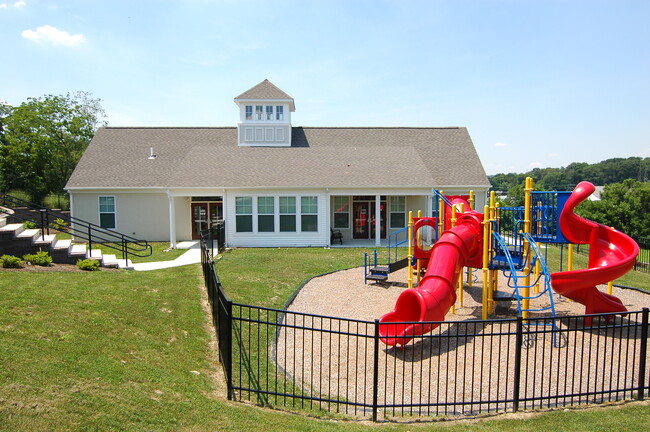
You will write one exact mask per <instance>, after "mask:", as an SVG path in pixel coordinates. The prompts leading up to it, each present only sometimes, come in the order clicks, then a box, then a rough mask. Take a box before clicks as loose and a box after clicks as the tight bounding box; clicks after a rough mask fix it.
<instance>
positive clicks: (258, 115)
mask: <svg viewBox="0 0 650 432" xmlns="http://www.w3.org/2000/svg"><path fill="white" fill-rule="evenodd" d="M263 119H264V105H255V120H263Z"/></svg>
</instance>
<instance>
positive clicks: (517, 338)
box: [202, 242, 650, 421]
mask: <svg viewBox="0 0 650 432" xmlns="http://www.w3.org/2000/svg"><path fill="white" fill-rule="evenodd" d="M202 257H203V260H202V264H203V272H204V277H205V284H206V287H207V289H208V294H209V298H210V305H211V309H212V316H213V323H214V325H215V329H216V332H217V335H218V338H219V344H218V346H219V356H220V359H221V363H222V366H223V368H224V372H225V375H226V381H227V385H228V397H229V398H230V399H235V400H245V401H252V402H255V403H258V404H260V405H264V406H271V407H278V408H290V409H292V410H305V411H310V412H315V413H319V412H321V413H325V412H336V413H343V414H347V415H350V416H354V417H361V418H370V419H372V420H373V421H376V420H378V419H379V418H380V417H383V418H389V417H393V416H434V415H435V416H438V415H446V416H452V415H453V416H456V415H476V414H479V413H485V412H506V411H507V412H515V411H519V410H536V409H542V408H543V409H546V408H556V407H565V406H575V405H584V404H593V403H603V402H609V401H616V400H623V399H639V400H642V399H644V398H647V397H648V396H650V370H648V366H649V365H650V362H648V356H649V355H650V353H649V351H648V316H649V313H650V311H649V310H648V308H644V309H643V310H642V311H635V312H629V313H628V314H627V315H626V316H625V317H623V318H621V317H618V316H617V317H615V316H614V315H613V314H600V315H591V317H594V318H596V317H597V319H594V320H593V323H594V325H592V326H591V327H584V324H583V323H584V319H585V316H584V315H581V316H566V317H555V318H534V319H532V318H529V319H527V320H523V319H522V318H517V319H499V320H487V321H462V322H457V321H456V322H451V321H445V322H441V323H436V324H439V326H438V327H437V328H436V329H435V330H434V331H433V332H431V333H428V334H425V335H420V336H415V337H413V336H410V335H409V336H405V337H409V338H411V337H413V341H412V342H411V343H409V344H407V345H406V346H405V347H403V348H400V347H388V346H386V345H384V344H383V343H382V342H381V340H380V338H379V322H378V321H377V320H375V321H363V320H354V319H346V318H337V317H331V316H323V315H316V314H306V313H300V312H293V311H288V310H280V309H272V308H265V307H258V306H251V305H245V304H239V303H234V302H232V301H231V300H230V299H228V297H227V296H226V295H225V293H224V292H223V287H222V286H221V283H220V282H219V278H218V276H217V272H216V268H215V265H214V262H213V260H212V258H211V255H210V251H209V249H208V247H207V244H206V242H202ZM548 320H554V322H555V324H556V326H546V325H544V324H545V322H546V321H548ZM533 321H535V322H536V323H537V325H533ZM382 325H387V324H382ZM388 325H404V323H391V324H388Z"/></svg>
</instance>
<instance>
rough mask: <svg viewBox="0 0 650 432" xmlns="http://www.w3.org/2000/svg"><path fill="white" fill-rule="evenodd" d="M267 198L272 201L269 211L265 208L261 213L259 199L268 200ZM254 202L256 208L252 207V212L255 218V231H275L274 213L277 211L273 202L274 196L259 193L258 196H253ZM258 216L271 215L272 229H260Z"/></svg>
mask: <svg viewBox="0 0 650 432" xmlns="http://www.w3.org/2000/svg"><path fill="white" fill-rule="evenodd" d="M269 199H270V200H271V202H272V208H271V212H270V213H269V212H268V211H267V210H265V211H264V213H262V212H261V211H260V208H261V207H262V206H261V205H260V204H262V203H261V202H260V201H266V200H269ZM255 202H256V203H257V208H256V209H254V210H253V212H254V213H255V216H256V218H255V219H256V220H257V232H258V233H274V232H276V231H277V230H276V226H277V224H276V220H275V219H276V218H275V214H276V213H277V209H276V207H275V202H276V200H275V196H268V195H259V196H257V197H255ZM260 216H271V218H272V220H273V230H271V231H260Z"/></svg>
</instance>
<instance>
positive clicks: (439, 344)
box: [274, 181, 650, 416]
mask: <svg viewBox="0 0 650 432" xmlns="http://www.w3.org/2000/svg"><path fill="white" fill-rule="evenodd" d="M592 188H593V185H591V184H582V183H581V184H580V185H578V187H576V190H575V191H574V192H573V193H564V194H563V196H558V195H561V193H547V194H546V195H548V196H545V195H542V194H538V195H534V194H533V193H532V191H533V188H532V181H530V182H527V188H526V204H525V206H524V207H523V208H508V209H506V208H499V206H498V205H495V204H494V196H492V199H491V205H490V206H489V207H488V206H486V207H485V211H484V213H483V214H480V213H478V212H476V211H474V210H472V209H471V203H470V202H469V201H471V196H470V197H445V196H444V195H442V194H440V195H439V196H440V206H439V208H438V211H437V215H438V216H437V217H431V218H422V217H418V218H413V216H412V215H411V216H410V218H409V228H408V229H409V240H408V258H407V266H406V267H405V266H404V265H396V266H394V268H395V269H396V270H394V271H391V269H390V268H391V263H390V262H388V263H387V264H386V265H385V266H381V271H382V272H384V274H382V275H379V276H380V277H374V276H378V273H379V272H377V271H374V272H373V271H372V270H371V271H370V272H369V271H368V265H367V263H368V258H367V257H366V265H365V266H364V268H357V269H351V270H347V271H340V272H337V273H334V274H330V275H325V276H321V277H317V278H314V279H312V280H311V281H309V282H308V283H307V284H306V285H304V286H303V287H302V289H301V290H300V291H299V293H298V294H297V295H296V297H295V298H294V299H293V301H292V302H291V304H290V305H289V307H288V311H289V312H290V313H287V315H286V316H284V317H283V320H284V322H283V326H282V327H281V328H280V329H279V330H278V333H277V337H276V346H275V347H274V349H275V352H276V355H275V356H276V362H277V364H278V366H279V367H280V368H281V369H282V370H283V371H284V373H285V374H286V375H288V376H289V377H291V379H292V380H293V381H294V382H296V383H298V384H299V385H300V386H301V387H302V389H303V391H305V392H306V393H307V394H310V395H322V394H325V395H329V396H328V398H334V400H336V401H339V400H341V399H343V400H346V401H352V403H353V404H355V405H362V406H367V405H369V402H368V400H367V398H368V395H371V394H372V395H374V396H373V401H372V404H373V405H374V406H381V407H383V408H384V412H385V413H386V414H387V415H391V414H392V415H395V414H396V411H399V410H401V412H402V413H404V409H405V407H408V408H407V411H408V412H410V413H414V412H415V413H416V414H426V415H430V414H435V415H440V414H444V415H459V414H468V413H472V414H474V413H478V412H482V411H486V410H487V411H489V410H491V409H497V410H503V409H505V410H514V411H516V410H518V409H519V408H520V404H522V405H523V407H524V408H528V409H530V408H545V407H547V408H550V407H554V406H561V405H567V404H568V405H574V404H581V403H599V402H604V401H608V400H610V401H611V400H616V399H618V398H620V397H621V395H623V394H624V393H625V392H626V391H627V390H626V389H632V388H640V389H639V390H638V391H639V395H642V394H643V392H644V390H643V388H644V387H645V385H646V379H645V378H644V376H645V364H650V362H649V360H650V359H649V358H648V353H647V349H646V350H645V352H644V353H643V354H641V358H635V356H630V350H629V343H630V342H631V341H632V342H633V343H634V344H635V346H636V344H637V343H639V344H642V345H643V344H646V345H647V334H645V335H644V334H643V332H641V333H639V329H640V328H641V327H642V326H644V328H645V326H647V324H644V323H642V321H643V320H645V321H647V309H646V311H645V315H646V316H645V318H644V317H643V314H642V313H640V312H635V311H640V310H641V309H642V308H647V306H648V304H649V302H648V300H649V299H650V298H649V297H648V294H647V293H645V292H641V291H639V290H634V289H624V288H618V287H614V286H613V285H612V284H611V283H609V284H608V283H607V282H610V281H613V280H614V279H616V278H618V277H620V276H621V275H623V274H625V273H626V272H627V271H629V270H630V269H631V268H632V266H633V265H634V260H635V258H636V255H637V254H638V246H637V245H636V243H634V241H633V240H631V239H629V238H628V237H627V236H625V235H624V234H622V233H620V232H618V231H616V230H613V229H612V228H609V227H604V226H602V225H599V224H596V223H594V222H591V221H587V220H584V219H582V218H580V217H579V216H577V215H576V214H575V213H574V209H575V207H576V206H577V205H578V204H579V203H580V202H581V201H582V200H584V199H586V198H587V197H588V196H589V195H590V194H591V192H592V191H593V189H592ZM468 198H469V200H468ZM572 242H573V243H578V244H590V246H591V252H590V257H589V267H588V268H587V269H577V270H574V269H573V268H572V262H571V261H572V250H571V249H569V266H568V267H569V268H568V269H566V270H565V271H560V272H555V273H551V272H550V271H549V269H548V267H547V265H546V262H545V256H546V251H545V250H546V249H547V248H548V247H550V246H549V245H551V244H566V243H572ZM376 257H377V254H375V258H374V262H372V263H371V265H370V266H371V267H372V266H374V268H375V269H378V268H380V267H379V266H378V263H377V258H376ZM414 274H415V275H416V276H414ZM373 279H374V280H379V281H380V282H379V283H368V282H369V280H373ZM551 281H553V289H552V288H551ZM504 293H505V294H504ZM391 309H392V311H391ZM628 311H631V312H628ZM584 314H604V315H601V316H580V315H584ZM333 317H336V318H333ZM379 317H381V318H380V319H379V320H378V321H375V325H371V323H370V321H372V320H376V319H377V318H379ZM515 319H516V321H515ZM377 337H379V338H380V340H381V341H382V342H383V346H382V347H381V348H379V350H380V351H381V352H378V347H377V345H376V344H372V343H368V340H369V339H371V338H377ZM371 360H372V361H371ZM370 363H372V364H370ZM368 368H372V369H373V370H374V374H373V378H372V379H369V378H368V377H367V376H365V375H362V376H361V377H360V376H359V373H358V371H365V370H366V369H368ZM522 395H523V397H522ZM623 398H625V396H623ZM325 399H326V400H327V397H326V398H325ZM373 415H374V416H375V415H376V413H375V414H373Z"/></svg>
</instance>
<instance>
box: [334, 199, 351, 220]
mask: <svg viewBox="0 0 650 432" xmlns="http://www.w3.org/2000/svg"><path fill="white" fill-rule="evenodd" d="M334 228H350V199H349V198H348V197H344V196H335V197H334Z"/></svg>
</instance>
